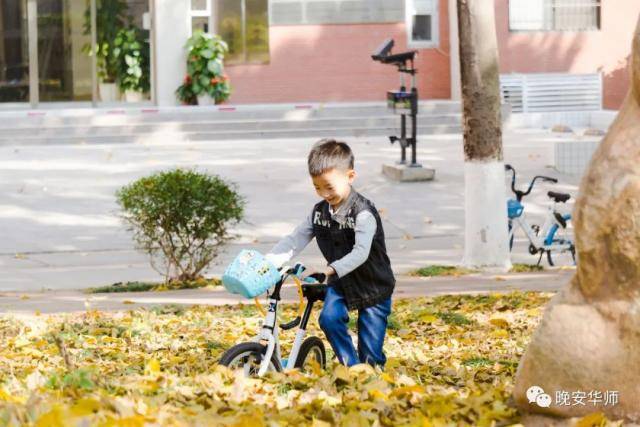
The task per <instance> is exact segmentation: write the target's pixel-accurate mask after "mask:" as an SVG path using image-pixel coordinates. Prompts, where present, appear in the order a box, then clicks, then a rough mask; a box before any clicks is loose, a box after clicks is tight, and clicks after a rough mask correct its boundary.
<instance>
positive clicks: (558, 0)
mask: <svg viewBox="0 0 640 427" xmlns="http://www.w3.org/2000/svg"><path fill="white" fill-rule="evenodd" d="M600 4H601V2H600V0H509V29H510V30H511V31H593V30H599V29H600V12H601V11H600V9H601V6H600Z"/></svg>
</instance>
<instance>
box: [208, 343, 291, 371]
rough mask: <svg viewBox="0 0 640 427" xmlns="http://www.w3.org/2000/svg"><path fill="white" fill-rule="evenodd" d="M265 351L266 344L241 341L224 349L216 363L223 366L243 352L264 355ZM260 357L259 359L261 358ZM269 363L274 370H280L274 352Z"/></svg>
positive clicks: (280, 367)
mask: <svg viewBox="0 0 640 427" xmlns="http://www.w3.org/2000/svg"><path fill="white" fill-rule="evenodd" d="M266 351H267V346H265V345H262V344H260V343H257V342H243V343H240V344H236V345H234V346H233V347H231V348H230V349H229V350H227V351H225V352H224V354H223V355H222V357H221V358H220V361H219V362H218V364H220V365H223V366H229V364H230V363H231V362H233V360H234V359H236V358H237V357H238V356H240V355H241V354H243V353H254V354H259V355H260V356H262V357H264V354H265V353H266ZM262 357H261V360H262ZM271 363H272V364H273V366H274V367H275V369H276V371H278V372H282V366H281V365H280V362H279V361H278V359H277V358H276V355H275V354H272V355H271Z"/></svg>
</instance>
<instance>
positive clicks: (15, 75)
mask: <svg viewBox="0 0 640 427" xmlns="http://www.w3.org/2000/svg"><path fill="white" fill-rule="evenodd" d="M28 101H29V40H28V32H27V1H26V0H2V1H0V103H6V102H28Z"/></svg>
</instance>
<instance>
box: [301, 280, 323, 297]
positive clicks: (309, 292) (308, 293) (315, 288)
mask: <svg viewBox="0 0 640 427" xmlns="http://www.w3.org/2000/svg"><path fill="white" fill-rule="evenodd" d="M302 295H304V297H305V298H306V299H308V300H309V302H311V301H324V297H325V295H327V285H326V284H325V283H320V284H318V283H304V284H303V285H302Z"/></svg>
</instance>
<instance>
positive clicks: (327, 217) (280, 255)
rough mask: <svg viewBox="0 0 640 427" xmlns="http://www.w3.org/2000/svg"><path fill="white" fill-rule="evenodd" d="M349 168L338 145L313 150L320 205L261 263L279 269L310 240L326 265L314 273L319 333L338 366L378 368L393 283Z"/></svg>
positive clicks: (368, 207) (374, 217) (376, 222)
mask: <svg viewBox="0 0 640 427" xmlns="http://www.w3.org/2000/svg"><path fill="white" fill-rule="evenodd" d="M353 163H354V159H353V153H352V152H351V149H350V148H349V146H348V145H347V144H345V143H344V142H338V141H335V140H331V139H329V140H326V139H325V140H321V141H319V142H317V143H316V144H315V145H314V146H313V148H312V149H311V152H310V153H309V158H308V166H309V174H310V175H311V180H312V181H313V185H314V187H315V189H316V193H317V194H318V196H320V197H321V198H322V199H323V200H322V201H321V202H319V203H317V204H316V205H315V206H314V207H313V210H312V211H311V213H310V215H309V216H308V217H307V219H306V221H304V222H303V223H302V224H300V225H299V226H298V227H297V228H296V229H295V231H294V232H293V233H292V234H290V235H289V236H287V237H285V238H283V239H282V240H281V241H280V242H278V243H277V244H276V245H275V247H274V248H273V249H272V250H271V252H270V253H269V254H267V258H268V259H270V260H271V261H272V262H273V263H274V264H275V265H277V266H278V267H280V266H281V265H282V264H284V263H285V262H287V261H289V260H290V259H291V258H293V257H295V256H296V255H297V254H298V253H300V252H301V251H302V250H303V249H304V248H305V247H306V246H307V244H309V242H310V241H311V240H312V239H313V238H314V237H315V238H316V241H317V243H318V246H319V247H320V251H321V252H322V255H323V256H324V257H325V259H326V260H327V264H328V265H327V267H326V268H324V269H321V270H320V272H322V273H325V274H326V276H327V282H328V284H329V286H328V289H327V296H326V298H325V301H324V307H323V309H322V312H321V313H320V327H321V328H322V330H323V331H324V333H325V334H326V336H327V339H328V340H329V342H330V343H331V347H332V348H333V350H334V352H335V354H336V355H337V356H338V359H339V360H340V362H341V363H343V364H345V365H347V366H351V365H355V364H357V363H369V364H371V365H373V366H375V365H381V366H384V364H385V362H386V357H385V354H384V352H383V350H382V346H383V343H384V335H385V331H386V328H387V317H388V316H389V314H390V313H391V294H392V293H393V288H394V286H395V278H394V276H393V272H392V271H391V264H390V262H389V257H388V256H387V251H386V247H385V242H384V231H383V230H382V222H381V220H380V216H379V215H378V211H377V209H376V208H375V206H374V205H373V203H371V202H370V201H369V200H367V199H366V198H364V197H363V196H362V195H360V194H359V193H358V192H356V191H355V190H354V189H353V188H352V187H351V185H352V184H353V181H354V179H355V177H356V173H355V171H354V169H353ZM310 270H311V269H310ZM352 309H357V310H358V351H357V353H356V349H355V348H354V346H353V341H352V340H351V337H350V336H349V333H348V328H347V323H348V322H349V310H352Z"/></svg>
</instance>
